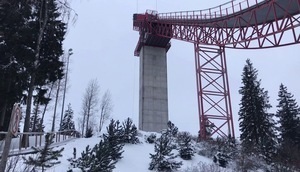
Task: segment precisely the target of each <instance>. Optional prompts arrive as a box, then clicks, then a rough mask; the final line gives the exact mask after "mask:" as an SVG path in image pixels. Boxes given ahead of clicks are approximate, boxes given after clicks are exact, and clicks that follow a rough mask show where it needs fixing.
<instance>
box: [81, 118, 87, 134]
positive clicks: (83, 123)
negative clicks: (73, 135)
mask: <svg viewBox="0 0 300 172" xmlns="http://www.w3.org/2000/svg"><path fill="white" fill-rule="evenodd" d="M85 116H86V114H84V115H83V120H82V129H81V130H82V131H81V136H82V137H83V136H84V126H85Z"/></svg>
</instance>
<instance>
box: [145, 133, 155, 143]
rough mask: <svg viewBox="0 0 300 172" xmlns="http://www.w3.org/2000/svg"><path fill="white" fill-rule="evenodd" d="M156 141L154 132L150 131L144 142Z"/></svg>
mask: <svg viewBox="0 0 300 172" xmlns="http://www.w3.org/2000/svg"><path fill="white" fill-rule="evenodd" d="M155 141H156V134H154V133H151V134H150V135H149V136H146V142H147V143H150V144H152V143H154V142H155Z"/></svg>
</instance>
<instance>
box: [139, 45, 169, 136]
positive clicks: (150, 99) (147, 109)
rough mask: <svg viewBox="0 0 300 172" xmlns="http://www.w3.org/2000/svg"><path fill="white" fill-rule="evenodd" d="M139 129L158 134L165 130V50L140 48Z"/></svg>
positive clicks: (152, 47) (166, 91) (166, 100)
mask: <svg viewBox="0 0 300 172" xmlns="http://www.w3.org/2000/svg"><path fill="white" fill-rule="evenodd" d="M139 57H140V97H139V129H140V130H143V131H152V132H160V131H161V130H163V129H166V128H167V122H168V120H169V119H168V89H167V88H168V87H167V50H166V48H161V47H154V46H142V47H141V50H140V54H139Z"/></svg>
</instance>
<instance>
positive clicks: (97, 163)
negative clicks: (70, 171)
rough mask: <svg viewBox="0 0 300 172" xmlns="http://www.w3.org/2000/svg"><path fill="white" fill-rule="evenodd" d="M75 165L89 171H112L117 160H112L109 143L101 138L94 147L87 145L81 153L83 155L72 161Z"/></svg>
mask: <svg viewBox="0 0 300 172" xmlns="http://www.w3.org/2000/svg"><path fill="white" fill-rule="evenodd" d="M71 163H72V164H73V165H75V167H78V168H80V169H81V170H82V171H88V172H99V171H101V172H112V170H113V169H114V168H115V164H116V161H114V160H112V158H111V152H110V149H109V145H108V143H107V142H106V141H103V140H101V141H100V143H99V144H96V145H95V146H94V147H93V149H91V148H89V146H87V147H86V149H85V151H83V152H82V153H81V157H80V158H79V159H77V160H75V162H71Z"/></svg>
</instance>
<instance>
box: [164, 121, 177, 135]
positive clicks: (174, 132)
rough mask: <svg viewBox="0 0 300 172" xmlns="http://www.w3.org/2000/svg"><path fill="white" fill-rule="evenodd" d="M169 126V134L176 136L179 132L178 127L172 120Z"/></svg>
mask: <svg viewBox="0 0 300 172" xmlns="http://www.w3.org/2000/svg"><path fill="white" fill-rule="evenodd" d="M167 126H168V128H167V131H166V132H167V135H169V136H170V137H176V136H177V133H178V127H176V126H175V124H173V123H172V122H171V121H168V123H167Z"/></svg>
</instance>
